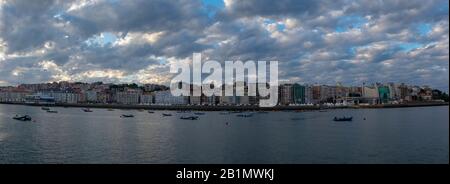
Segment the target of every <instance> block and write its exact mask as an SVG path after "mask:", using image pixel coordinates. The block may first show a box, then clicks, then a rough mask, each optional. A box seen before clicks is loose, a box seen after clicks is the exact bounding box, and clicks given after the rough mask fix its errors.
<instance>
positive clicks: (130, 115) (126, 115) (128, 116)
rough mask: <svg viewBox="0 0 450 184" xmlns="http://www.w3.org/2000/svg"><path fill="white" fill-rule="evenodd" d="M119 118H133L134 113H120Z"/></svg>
mask: <svg viewBox="0 0 450 184" xmlns="http://www.w3.org/2000/svg"><path fill="white" fill-rule="evenodd" d="M120 117H121V118H133V117H134V115H133V114H122V116H120Z"/></svg>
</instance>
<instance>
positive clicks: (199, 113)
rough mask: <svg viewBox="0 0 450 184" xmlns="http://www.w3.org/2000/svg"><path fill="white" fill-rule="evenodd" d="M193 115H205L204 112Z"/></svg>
mask: <svg viewBox="0 0 450 184" xmlns="http://www.w3.org/2000/svg"><path fill="white" fill-rule="evenodd" d="M194 114H195V115H205V113H204V112H196V113H194Z"/></svg>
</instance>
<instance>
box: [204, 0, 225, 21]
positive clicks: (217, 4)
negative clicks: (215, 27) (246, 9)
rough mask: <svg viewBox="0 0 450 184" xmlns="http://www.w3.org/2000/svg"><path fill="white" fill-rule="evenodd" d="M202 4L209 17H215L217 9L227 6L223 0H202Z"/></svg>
mask: <svg viewBox="0 0 450 184" xmlns="http://www.w3.org/2000/svg"><path fill="white" fill-rule="evenodd" d="M202 4H203V9H204V11H206V13H207V14H208V17H209V18H214V16H215V15H216V13H217V11H219V10H220V9H222V8H223V7H225V4H224V3H223V1H222V0H202Z"/></svg>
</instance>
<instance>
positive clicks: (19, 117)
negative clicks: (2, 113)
mask: <svg viewBox="0 0 450 184" xmlns="http://www.w3.org/2000/svg"><path fill="white" fill-rule="evenodd" d="M13 119H15V120H19V121H31V117H30V116H28V115H24V116H19V115H16V116H14V117H13Z"/></svg>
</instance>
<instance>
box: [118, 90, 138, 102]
mask: <svg viewBox="0 0 450 184" xmlns="http://www.w3.org/2000/svg"><path fill="white" fill-rule="evenodd" d="M141 94H142V91H141V90H139V89H127V90H126V91H121V92H116V95H115V96H116V102H117V103H119V104H139V97H140V96H141Z"/></svg>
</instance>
